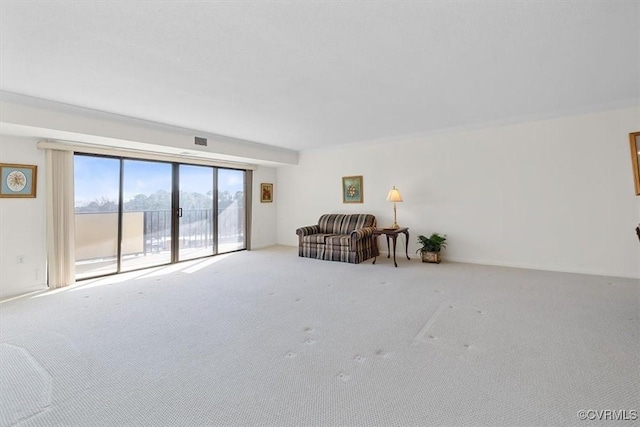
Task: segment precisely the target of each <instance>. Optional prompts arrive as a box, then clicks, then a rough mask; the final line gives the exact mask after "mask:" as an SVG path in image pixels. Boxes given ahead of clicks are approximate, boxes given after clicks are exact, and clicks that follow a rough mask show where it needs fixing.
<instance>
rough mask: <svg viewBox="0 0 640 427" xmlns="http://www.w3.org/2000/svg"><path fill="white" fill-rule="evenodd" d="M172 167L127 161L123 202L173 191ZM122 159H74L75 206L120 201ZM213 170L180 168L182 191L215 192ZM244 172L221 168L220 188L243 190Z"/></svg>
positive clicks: (229, 190) (224, 189)
mask: <svg viewBox="0 0 640 427" xmlns="http://www.w3.org/2000/svg"><path fill="white" fill-rule="evenodd" d="M171 166H172V165H171V164H170V163H162V162H148V161H141V160H127V159H125V160H124V200H125V201H127V200H129V199H131V198H133V197H134V196H135V195H136V194H153V193H155V192H156V191H159V190H164V191H167V192H170V191H171ZM119 167H120V160H119V159H114V158H109V157H96V156H83V155H76V156H74V168H75V169H74V176H75V198H76V200H75V205H76V206H84V205H86V204H88V203H90V202H92V201H94V200H101V199H102V198H106V199H109V200H114V201H116V200H118V188H119ZM213 171H214V168H211V167H208V166H194V165H180V189H181V190H183V191H188V192H200V193H203V194H206V193H207V192H208V191H211V190H212V189H213ZM243 182H244V173H243V171H238V170H232V169H218V189H219V190H220V191H228V192H230V193H231V194H235V193H236V192H237V191H242V190H243V188H244V185H243Z"/></svg>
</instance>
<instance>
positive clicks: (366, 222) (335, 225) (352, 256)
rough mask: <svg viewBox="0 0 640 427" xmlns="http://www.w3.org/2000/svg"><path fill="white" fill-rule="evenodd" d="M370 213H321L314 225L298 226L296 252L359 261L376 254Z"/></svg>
mask: <svg viewBox="0 0 640 427" xmlns="http://www.w3.org/2000/svg"><path fill="white" fill-rule="evenodd" d="M375 228H376V217H375V216H373V215H370V214H346V215H344V214H327V215H322V216H321V217H320V219H319V220H318V224H317V225H311V226H307V227H300V228H298V229H297V230H296V234H297V235H298V256H301V257H308V258H317V259H323V260H327V261H342V262H349V263H352V264H358V263H361V262H362V261H365V260H368V259H369V258H373V257H376V256H378V255H379V253H378V244H377V241H376V238H375V237H374V235H373V231H374V230H375Z"/></svg>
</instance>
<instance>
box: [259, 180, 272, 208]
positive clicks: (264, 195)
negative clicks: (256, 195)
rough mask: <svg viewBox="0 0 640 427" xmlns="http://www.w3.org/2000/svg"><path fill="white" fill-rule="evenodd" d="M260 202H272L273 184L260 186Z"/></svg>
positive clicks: (266, 183)
mask: <svg viewBox="0 0 640 427" xmlns="http://www.w3.org/2000/svg"><path fill="white" fill-rule="evenodd" d="M260 201H261V202H262V203H271V202H273V184H271V183H269V182H263V183H262V184H260Z"/></svg>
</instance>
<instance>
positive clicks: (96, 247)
mask: <svg viewBox="0 0 640 427" xmlns="http://www.w3.org/2000/svg"><path fill="white" fill-rule="evenodd" d="M246 181H247V173H246V172H245V171H243V170H236V169H222V168H216V167H212V166H197V165H187V164H181V163H169V162H158V161H147V160H136V159H127V158H119V157H102V156H93V155H83V154H76V156H75V201H76V205H75V206H76V212H75V224H76V247H75V250H76V273H77V274H76V279H84V278H89V277H97V276H102V275H107V274H114V273H119V272H123V271H131V270H137V269H141V268H145V267H153V266H158V265H164V264H169V263H173V262H178V261H184V260H189V259H195V258H202V257H205V256H211V255H215V254H218V253H224V252H230V251H236V250H241V249H246V247H247V245H246V224H247V220H248V219H247V209H246V198H245V194H246V187H247V182H246Z"/></svg>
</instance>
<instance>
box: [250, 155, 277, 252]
mask: <svg viewBox="0 0 640 427" xmlns="http://www.w3.org/2000/svg"><path fill="white" fill-rule="evenodd" d="M263 182H269V183H272V184H274V186H273V202H272V203H261V202H260V184H261V183H263ZM275 182H276V169H275V168H271V167H266V166H259V167H258V169H256V170H254V171H253V186H252V190H251V191H252V192H253V196H252V203H253V205H252V210H253V212H252V222H251V249H259V248H264V247H266V246H272V245H275V244H276V240H277V233H276V206H277V200H278V187H277V185H275Z"/></svg>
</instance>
